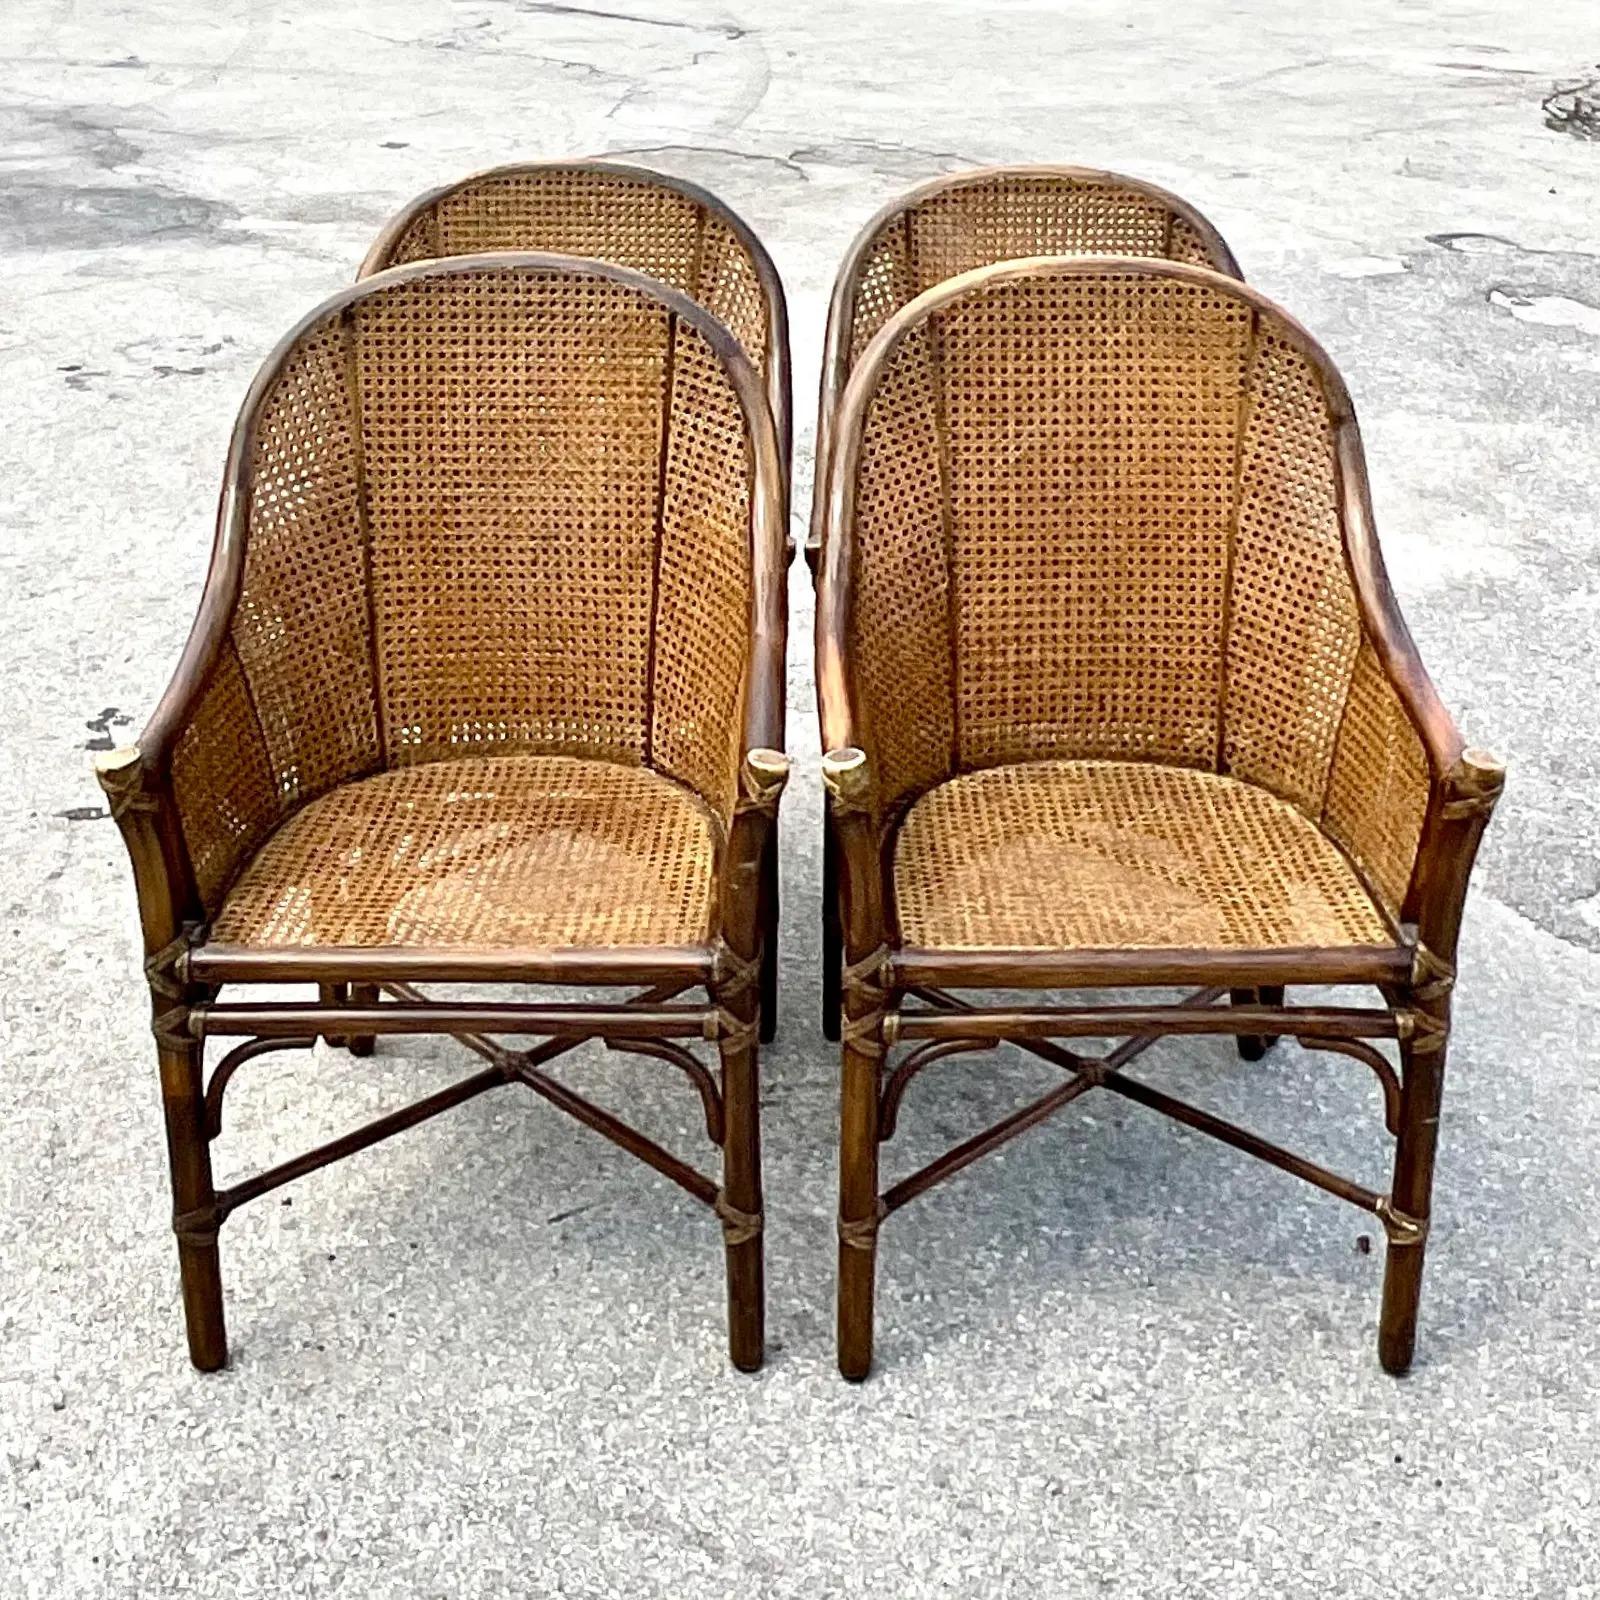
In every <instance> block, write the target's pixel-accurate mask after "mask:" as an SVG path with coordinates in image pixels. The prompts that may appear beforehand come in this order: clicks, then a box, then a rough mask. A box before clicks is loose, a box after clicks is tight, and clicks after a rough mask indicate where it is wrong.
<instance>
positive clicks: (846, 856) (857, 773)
mask: <svg viewBox="0 0 1600 1600" xmlns="http://www.w3.org/2000/svg"><path fill="white" fill-rule="evenodd" d="M822 781H823V784H824V785H825V786H826V788H827V791H828V800H829V803H830V805H831V807H832V812H833V823H834V826H835V827H836V828H837V829H838V831H839V844H840V857H841V863H842V866H843V872H842V874H841V887H842V889H843V896H842V901H843V905H842V910H843V922H844V947H845V955H846V957H847V959H848V960H850V961H851V962H857V961H860V960H862V959H863V958H864V957H865V956H867V955H869V954H870V953H871V952H872V951H874V950H876V949H877V948H878V947H879V946H880V945H882V944H883V943H885V942H886V938H887V933H888V929H887V924H886V920H885V917H884V904H885V894H884V882H883V862H882V858H881V857H880V855H879V851H878V830H877V827H876V826H875V824H874V821H873V799H874V797H873V782H872V773H871V769H870V766H869V763H868V760H867V755H866V752H865V751H864V750H860V749H857V748H856V747H854V746H848V745H847V746H844V747H835V748H833V749H830V750H829V751H828V753H827V754H826V755H825V756H823V758H822Z"/></svg>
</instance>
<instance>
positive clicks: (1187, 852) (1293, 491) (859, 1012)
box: [817, 258, 1503, 1377]
mask: <svg viewBox="0 0 1600 1600" xmlns="http://www.w3.org/2000/svg"><path fill="white" fill-rule="evenodd" d="M837 441H838V447H837V451H836V454H835V456H834V459H833V463H832V471H831V474H830V478H829V485H828V491H829V496H830V511H829V516H830V523H829V531H828V542H827V548H826V554H825V562H824V566H823V572H822V577H821V585H820V592H819V597H818V611H817V650H818V656H817V670H818V692H819V698H820V702H821V711H822V722H823V738H824V748H825V749H827V750H828V751H829V752H830V753H829V754H828V755H827V756H825V757H824V762H823V775H824V779H825V782H826V783H827V786H828V789H829V792H830V796H831V799H832V801H833V805H834V808H835V813H836V816H837V820H838V825H839V830H840V838H841V847H842V852H843V857H844V897H843V898H844V916H845V939H846V957H847V965H846V967H845V980H844V1007H845V1024H844V1046H843V1087H842V1096H843V1108H842V1121H841V1140H842V1149H841V1158H840V1214H839V1242H840V1248H839V1357H840V1365H841V1368H842V1370H843V1371H844V1372H845V1373H846V1375H848V1376H851V1377H861V1376H864V1375H865V1373H866V1371H867V1369H868V1366H869V1364H870V1360H871V1348H872V1296H873V1277H874V1266H875V1258H876V1248H877V1239H878V1231H879V1226H880V1222H881V1220H882V1219H883V1218H884V1217H885V1216H887V1215H889V1214H890V1213H892V1212H894V1211H895V1210H897V1209H898V1208H899V1207H900V1206H902V1205H904V1204H905V1203H906V1202H907V1201H909V1200H911V1199H913V1198H914V1197H915V1196H917V1195H919V1194H921V1193H923V1192H924V1191H925V1190H927V1189H929V1188H931V1187H932V1186H933V1185H934V1184H936V1183H938V1182H939V1181H940V1180H942V1179H944V1178H946V1177H948V1176H950V1175H951V1174H953V1173H955V1172H957V1171H959V1170H961V1169H962V1168H964V1167H965V1166H967V1165H968V1164H969V1163H970V1162H972V1161H974V1160H976V1159H978V1158H979V1157H980V1156H982V1155H984V1154H986V1153H987V1152H989V1151H991V1150H993V1149H995V1148H997V1147H998V1146H1000V1145H1001V1144H1003V1143H1004V1142H1006V1141H1007V1140H1008V1139H1010V1138H1012V1137H1013V1136H1014V1135H1016V1134H1018V1133H1020V1132H1022V1131H1023V1130H1024V1129H1026V1128H1029V1127H1032V1126H1033V1125H1035V1124H1036V1123H1038V1122H1040V1121H1042V1120H1043V1119H1044V1118H1045V1117H1047V1116H1049V1115H1050V1114H1051V1113H1052V1112H1053V1111H1055V1110H1057V1109H1059V1108H1060V1107H1061V1106H1063V1105H1065V1104H1066V1103H1067V1102H1069V1101H1070V1100H1073V1099H1075V1098H1076V1097H1077V1096H1079V1095H1080V1094H1082V1093H1084V1092H1086V1091H1087V1090H1089V1089H1092V1088H1097V1087H1098V1088H1102V1089H1106V1090H1109V1091H1111V1092H1112V1093H1115V1094H1118V1095H1121V1096H1125V1097H1127V1098H1129V1099H1132V1100H1134V1101H1136V1102H1138V1103H1140V1104H1143V1105H1146V1106H1150V1107H1152V1108H1154V1109H1155V1110H1158V1111H1162V1112H1164V1113H1166V1114H1167V1115H1169V1116H1172V1117H1175V1118H1177V1119H1178V1120H1179V1121H1181V1122H1183V1123H1186V1124H1188V1125H1189V1126H1190V1127H1192V1128H1195V1129H1198V1130H1199V1131H1201V1132H1203V1133H1207V1134H1210V1135H1212V1136H1214V1137H1216V1138H1218V1139H1220V1140H1222V1141H1224V1142H1225V1143H1228V1144H1230V1145H1232V1146H1234V1147H1235V1148H1237V1149H1240V1150H1243V1151H1245V1152H1247V1153H1249V1154H1252V1155H1255V1156H1258V1157H1261V1158H1263V1159H1265V1160H1267V1161H1269V1162H1271V1163H1273V1164H1274V1165H1276V1166H1279V1167H1282V1168H1284V1169H1286V1170H1287V1171H1289V1172H1291V1173H1294V1174H1296V1175H1297V1176H1299V1177H1301V1178H1304V1179H1307V1180H1309V1181H1310V1182H1311V1183H1313V1184H1315V1185H1317V1186H1318V1187H1320V1188H1322V1189H1325V1190H1327V1191H1329V1192H1331V1193H1333V1194H1335V1195H1338V1196H1340V1197H1342V1198H1343V1199H1345V1200H1347V1201H1349V1202H1351V1203H1352V1204H1354V1205H1356V1206H1359V1207H1361V1208H1363V1209H1364V1210H1366V1211H1369V1212H1371V1213H1372V1214H1373V1215H1375V1216H1376V1217H1377V1218H1378V1219H1379V1221H1380V1222H1381V1223H1382V1225H1383V1228H1384V1230H1385V1233H1386V1235H1387V1240H1388V1255H1387V1263H1386V1273H1385V1280H1384V1293H1383V1312H1382V1318H1381V1324H1380V1331H1379V1341H1378V1344H1379V1355H1380V1358H1381V1360H1382V1362H1383V1365H1384V1366H1385V1367H1386V1368H1387V1369H1388V1370H1390V1371H1391V1372H1401V1371H1403V1370H1405V1368H1406V1367H1407V1366H1408V1364H1409V1362H1410V1360H1411V1356H1412V1350H1413V1343H1414V1337H1415V1328H1416V1315H1417V1300H1418V1292H1419V1288H1420V1281H1421V1272H1422V1261H1423V1250H1424V1241H1425V1238H1426V1235H1427V1230H1428V1219H1429V1213H1430V1194H1431V1187H1432V1171H1433V1159H1434V1143H1435V1133H1436V1127H1437V1119H1438V1114H1439V1101H1440V1090H1441V1084H1442V1078H1443V1071H1444V1062H1445V1044H1446V1040H1447V1038H1448V1034H1449V1022H1450V996H1451V987H1452V983H1453V980H1454V962H1455V954H1456V936H1457V930H1458V927H1459V923H1460V918H1461V911H1462V903H1463V899H1464V896H1465V892H1466V886H1467V877H1468V873H1469V871H1470V868H1471V865H1472V861H1473V857H1474V855H1475V853H1476V850H1477V845H1478V840H1479V836H1480V834H1481V832H1482V830H1483V828H1484V826H1485V823H1486V822H1487V820H1488V816H1489V813H1490V810H1491V808H1492V806H1493V804H1494V801H1495V799H1496V797H1497V796H1498V794H1499V792H1500V789H1501V786H1502V781H1503V771H1502V769H1501V768H1500V766H1499V764H1498V763H1496V762H1495V761H1494V760H1493V759H1492V758H1490V757H1488V756H1485V755H1483V754H1481V753H1476V752H1473V751H1469V750H1465V749H1463V746H1462V742H1461V739H1460V737H1459V735H1458V734H1457V732H1456V730H1455V726H1454V724H1453V723H1452V721H1451V719H1450V717H1449V715H1448V713H1447V712H1446V711H1445V709H1444V707H1443V705H1442V704H1441V703H1440V701H1439V698H1438V696H1437V694H1436V693H1435V691H1434V689H1433V687H1432V685H1431V683H1430V681H1429V679H1428V676H1427V674H1426V672H1425V671H1424V669H1423V666H1422V663H1421V661H1420V660H1419V658H1418V656H1417V652H1416V649H1415V647H1414V645H1413V644H1412V641H1411V638H1410V636H1409V634H1408V633H1407V631H1406V628H1405V624H1404V623H1403V621H1402V620H1401V618H1400V615H1399V612H1398V610H1397V609H1396V606H1395V601H1394V597H1393V594H1392V592H1391V590H1390V588H1389V584H1388V581H1387V579H1386V577H1385V575H1384V569H1383V564H1382V561H1381V558H1380V556H1379V553H1378V547H1377V544H1376V540H1375V537H1374V533H1373V527H1372V514H1371V508H1370V501H1369V496H1368V490H1367V482H1366V473H1365V469H1364V466H1363V459H1362V452H1361V444H1360V438H1359V435H1358V433H1357V429H1356V422H1355V417H1354V415H1353V412H1352V410H1351V406H1350V401H1349V397H1348V395H1347V394H1346V392H1345V388H1344V385H1343V383H1342V382H1341V381H1340V379H1339V376H1338V374H1337V372H1336V371H1335V370H1334V368H1333V365H1332V363H1331V362H1330V361H1329V359H1328V357H1327V356H1326V355H1325V354H1324V353H1323V351H1322V350H1321V349H1320V348H1319V347H1318V346H1317V344H1316V343H1315V342H1314V341H1313V340H1312V339H1311V338H1310V337H1309V335H1307V334H1306V333H1305V331H1304V330H1303V329H1301V328H1300V327H1299V326H1298V325H1297V324H1296V323H1294V322H1293V321H1292V320H1291V319H1290V318H1289V317H1287V316H1286V315H1285V314H1284V313H1283V312H1281V311H1280V310H1278V309H1277V308H1276V307H1275V306H1273V305H1272V304H1271V303H1270V302H1269V301H1268V300H1266V299H1265V298H1264V297H1263V296H1261V295H1259V294H1257V293H1256V292H1255V291H1253V290H1251V289H1249V288H1247V287H1246V286H1245V285H1243V284H1242V283H1239V282H1238V281H1236V280H1233V279H1229V278H1225V277H1223V276H1221V275H1220V274H1217V273H1213V272H1210V271H1207V270H1205V269H1204V268H1200V267H1194V266H1187V265H1179V264H1171V263H1165V262H1154V261H1149V260H1142V261H1141V260H1134V259H1131V258H1128V259H1120V260H1066V259H1059V258H1053V259H1036V260H1031V261H1026V260H1025V261H1019V262H1009V263H1004V264H1000V265H997V266H992V267H987V268H982V269H979V270H977V271H974V272H971V273H968V274H966V275H964V276H961V277H958V278H955V279H953V280H951V281H949V282H946V283H944V284H942V285H940V286H939V287H937V288H935V289H933V290H931V291H930V292H928V293H926V294H924V295H922V296H921V297H920V298H918V299H917V300H915V301H913V302H912V304H910V305H909V306H907V307H905V308H904V309H902V310H901V311H899V312H897V313H896V314H895V315H894V316H893V317H892V318H890V320H889V321H888V322H887V323H886V324H885V326H884V327H883V328H882V329H881V330H880V331H879V333H878V334H877V335H876V337H875V338H874V340H873V341H872V343H871V345H870V346H869V347H868V349H867V350H866V351H865V352H864V353H863V355H862V357H861V359H860V361H859V362H857V364H856V367H855V370H854V372H853V373H852V375H851V378H850V382H849V385H848V388H847V391H846V393H845V396H844V400H843V404H842V406H841V408H840V415H839V428H838V434H837ZM1286 984H1333V985H1354V984H1360V985H1372V986H1376V987H1377V989H1378V990H1379V992H1380V994H1381V996H1382V998H1383V1002H1384V1003H1383V1004H1382V1005H1381V1006H1369V1007H1357V1006H1326V1005H1298V1004H1290V1003H1286V1002H1284V1001H1283V999H1282V994H1281V990H1282V986H1283V985H1286ZM1189 985H1193V986H1195V989H1196V991H1197V992H1194V993H1191V994H1188V995H1187V996H1186V997H1185V998H1184V999H1182V1000H1180V1001H1178V1002H1177V1003H1175V1004H1172V1005H1170V1006H1151V1005H1142V1004H1141V1005H1132V1004H1115V1005H1100V1006H1089V1005H1066V1006H1054V1007H1031V1006H1027V1007H1020V1008H1019V1007H1014V1006H1004V1007H1001V1006H996V1005H994V1004H992V1003H987V1002H986V1000H985V998H984V997H973V996H970V995H968V996H963V995H962V994H961V993H960V992H959V991H961V990H962V989H967V990H974V989H977V990H984V989H990V990H993V989H1025V990H1026V989H1041V990H1075V989H1088V988H1098V989H1105V988H1115V987H1121V986H1189ZM1263 991H1271V993H1270V998H1269V996H1268V995H1266V994H1264V993H1263ZM1230 992H1231V994H1232V997H1233V998H1234V999H1235V1001H1236V1002H1237V1003H1235V1004H1233V1005H1231V1006H1230V1005H1228V1004H1227V1003H1221V1004H1219V1003H1218V1002H1226V1001H1227V1000H1228V999H1229V998H1230ZM1273 1002H1276V1003H1273ZM1219 1033H1220V1034H1232V1035H1235V1036H1241V1035H1244V1036H1255V1037H1277V1036H1281V1035H1287V1036H1291V1037H1294V1038H1297V1039H1299V1040H1300V1041H1301V1042H1302V1043H1304V1044H1306V1045H1308V1046H1309V1047H1311V1048H1314V1049H1321V1050H1332V1051H1337V1052H1340V1053H1342V1054H1344V1055H1348V1056H1353V1057H1355V1058H1356V1059H1357V1060H1359V1061H1362V1062H1363V1063H1365V1064H1366V1065H1367V1066H1368V1067H1370V1068H1371V1070H1372V1071H1373V1072H1374V1073H1375V1074H1376V1075H1377V1077H1378V1079H1379V1081H1380V1084H1381V1085H1382V1089H1383V1096H1384V1107H1385V1116H1386V1122H1387V1126H1388V1129H1389V1132H1390V1133H1391V1134H1392V1135H1394V1137H1395V1154H1394V1171H1393V1182H1392V1187H1391V1189H1390V1192H1389V1193H1387V1194H1380V1193H1376V1192H1374V1191H1372V1190H1369V1189H1367V1188H1365V1187H1363V1186H1361V1185H1359V1184H1357V1183H1353V1182H1351V1181H1350V1180H1348V1179H1346V1178H1344V1177H1342V1176H1340V1175H1339V1174H1337V1173H1334V1172H1331V1171H1329V1170H1327V1169H1326V1168H1324V1167H1322V1166H1319V1165H1317V1164H1316V1163H1314V1162H1311V1161H1308V1160H1305V1159H1304V1158H1302V1157H1300V1156H1298V1155H1295V1154H1292V1153H1291V1152H1289V1151H1287V1150H1284V1149H1281V1148H1279V1147H1278V1146H1276V1145H1273V1144H1270V1143H1268V1142H1267V1141H1266V1140H1264V1139H1261V1138H1259V1137H1257V1136H1256V1135H1254V1134H1252V1133H1249V1132H1247V1131H1245V1130H1243V1129H1240V1128H1237V1127H1235V1126H1233V1125H1232V1124H1229V1123H1226V1122H1223V1121H1222V1120H1220V1119H1219V1118H1217V1117H1215V1116H1212V1115H1211V1114H1209V1113H1207V1112H1205V1111H1202V1110H1200V1109H1198V1108H1196V1107H1194V1106H1191V1105H1189V1104H1187V1103H1185V1102H1183V1101H1181V1100H1178V1099H1175V1098H1173V1097H1172V1096H1170V1095H1167V1094H1165V1093H1164V1092H1160V1091H1158V1090H1156V1089H1154V1088H1151V1087H1150V1086H1148V1085H1147V1084H1146V1083H1144V1082H1142V1081H1141V1080H1139V1079H1137V1078H1135V1077H1133V1076H1131V1075H1130V1074H1129V1072H1128V1071H1127V1068H1128V1065H1129V1063H1130V1062H1131V1061H1132V1060H1133V1059H1134V1057H1135V1056H1136V1055H1138V1054H1139V1052H1141V1051H1142V1050H1144V1049H1145V1048H1146V1047H1147V1046H1148V1045H1150V1044H1151V1043H1152V1042H1154V1040H1155V1039H1156V1038H1157V1037H1159V1036H1161V1035H1163V1034H1219ZM1087 1038H1095V1039H1100V1038H1112V1039H1120V1040H1121V1041H1122V1042H1121V1043H1119V1044H1118V1045H1117V1046H1116V1048H1115V1049H1113V1050H1112V1051H1111V1053H1110V1054H1109V1055H1106V1056H1093V1055H1087V1054H1083V1053H1080V1051H1079V1049H1078V1048H1076V1047H1074V1046H1073V1045H1072V1044H1070V1043H1062V1042H1061V1041H1063V1040H1066V1041H1073V1040H1077V1039H1087ZM1380 1039H1392V1040H1395V1041H1397V1042H1398V1047H1399V1056H1400V1069H1399V1071H1398V1073H1397V1072H1396V1070H1395V1068H1394V1067H1393V1066H1392V1065H1391V1064H1390V1062H1389V1060H1388V1059H1387V1058H1386V1057H1385V1056H1384V1055H1383V1054H1382V1053H1381V1052H1380V1051H1379V1050H1378V1049H1377V1048H1375V1046H1374V1044H1373V1043H1372V1041H1373V1040H1380ZM997 1041H1009V1042H1013V1043H1016V1044H1018V1045H1020V1046H1021V1047H1022V1048H1023V1049H1024V1050H1026V1051H1029V1052H1031V1053H1033V1054H1034V1055H1036V1056H1039V1057H1042V1058H1043V1059H1045V1060H1046V1061H1049V1062H1052V1063H1054V1064H1056V1065H1057V1066H1059V1067H1062V1068H1064V1069H1065V1071H1066V1073H1067V1078H1066V1081H1065V1082H1064V1083H1062V1084H1061V1085H1060V1086H1059V1087H1057V1088H1056V1089H1054V1090H1052V1091H1051V1092H1050V1093H1048V1094H1046V1095H1045V1096H1044V1097H1043V1098H1042V1099H1039V1100H1036V1101H1035V1102H1034V1103H1032V1104H1031V1105H1029V1106H1027V1107H1025V1108H1024V1109H1022V1110H1020V1111H1018V1112H1016V1113H1014V1114H1013V1115H1011V1116H1009V1117H1007V1118H1005V1119H1004V1120H1002V1121H1001V1122H999V1123H998V1124H996V1125H995V1126H993V1127H992V1128H989V1129H987V1130H986V1131H984V1132H982V1133H980V1134H978V1135H976V1136H975V1137H973V1138H971V1139H969V1140H967V1141H966V1142H965V1143H964V1144H962V1145H960V1146H958V1147H957V1148H955V1149H953V1150H951V1151H949V1152H947V1153H946V1154H945V1155H943V1156H941V1157H940V1158H938V1159H937V1160H935V1161H933V1162H932V1163H930V1164H929V1165H928V1166H925V1167H924V1168H922V1169H921V1170H920V1171H918V1172H915V1173H913V1174H912V1175H910V1176H908V1177H906V1178H903V1179H901V1180H900V1181H898V1182H896V1183H894V1184H892V1185H891V1186H889V1187H888V1188H887V1189H880V1184H879V1176H878V1172H879V1156H880V1147H881V1145H882V1144H883V1143H884V1142H885V1141H886V1140H888V1139H889V1138H890V1137H891V1136H892V1135H893V1132H894V1128H895V1122H896V1118H897V1115H898V1113H899V1108H900V1103H901V1098H902V1096H903V1095H904V1093H905V1091H906V1089H907V1087H908V1085H909V1084H910V1083H911V1082H912V1081H913V1079H914V1078H915V1077H916V1075H917V1074H918V1073H919V1072H920V1071H921V1070H922V1069H923V1068H924V1067H926V1066H927V1065H928V1064H929V1063H931V1062H933V1061H935V1060H937V1059H939V1058H941V1057H944V1056H949V1055H953V1054H957V1053H961V1052H963V1051H967V1050H973V1049H982V1048H985V1047H987V1046H989V1045H991V1044H993V1043H994V1042H997ZM897 1050H899V1051H902V1052H903V1053H901V1054H899V1055H898V1056H897V1055H896V1052H897Z"/></svg>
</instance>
